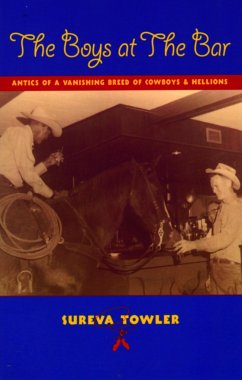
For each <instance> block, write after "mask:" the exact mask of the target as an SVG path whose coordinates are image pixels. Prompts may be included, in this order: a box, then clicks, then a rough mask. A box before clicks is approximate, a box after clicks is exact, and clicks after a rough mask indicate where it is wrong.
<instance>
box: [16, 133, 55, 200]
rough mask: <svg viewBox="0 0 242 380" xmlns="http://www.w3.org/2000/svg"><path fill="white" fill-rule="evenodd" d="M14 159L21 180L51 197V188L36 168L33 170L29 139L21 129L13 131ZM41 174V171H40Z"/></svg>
mask: <svg viewBox="0 0 242 380" xmlns="http://www.w3.org/2000/svg"><path fill="white" fill-rule="evenodd" d="M14 154H15V161H16V165H17V167H18V170H19V172H20V175H21V177H22V178H23V180H24V181H25V182H26V183H27V184H28V185H30V186H31V187H32V188H33V190H34V192H35V193H37V194H40V195H42V196H44V197H45V198H51V197H52V195H53V190H51V189H50V188H49V187H48V186H47V185H46V184H45V182H44V181H43V180H42V179H41V178H40V176H39V174H38V170H39V169H37V170H35V168H34V164H35V159H34V156H33V153H32V146H31V141H30V139H29V136H28V134H27V133H25V132H23V130H17V128H16V133H15V150H14ZM42 174H43V171H42Z"/></svg>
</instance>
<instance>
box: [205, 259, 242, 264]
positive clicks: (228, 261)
mask: <svg viewBox="0 0 242 380" xmlns="http://www.w3.org/2000/svg"><path fill="white" fill-rule="evenodd" d="M211 262H212V264H232V265H240V263H236V261H232V260H229V259H222V258H218V257H215V258H214V259H212V260H211Z"/></svg>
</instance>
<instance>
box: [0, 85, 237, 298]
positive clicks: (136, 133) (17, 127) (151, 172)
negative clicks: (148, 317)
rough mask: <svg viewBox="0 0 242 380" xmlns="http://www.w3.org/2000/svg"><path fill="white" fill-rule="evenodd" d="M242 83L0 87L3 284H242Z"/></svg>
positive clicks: (100, 289)
mask: <svg viewBox="0 0 242 380" xmlns="http://www.w3.org/2000/svg"><path fill="white" fill-rule="evenodd" d="M241 100H242V91H239V90H221V91H220V90H202V91H200V90H178V91H176V90H171V91H165V90H164V91H162V90H155V91H153V90H150V91H128V90H127V91H25V92H15V91H11V92H7V91H5V92H1V93H0V103H1V108H0V134H1V137H0V196H1V200H0V229H1V234H0V258H1V266H0V267H1V269H0V271H1V279H0V295H2V296H5V295H7V296H9V295H19V296H22V295H26V296H27V295H31V296H42V295H58V296H67V295H68V296H70V295H79V296H82V295H84V296H93V295H95V296H105V295H114V296H116V295H122V296H129V295H137V296H149V295H155V296H157V295H170V296H172V295H210V294H212V295H217V294H225V295H234V294H242V286H241V251H240V244H241V243H242V229H241V223H240V214H241V213H242V202H241V190H240V180H241V179H242V134H241V133H242V132H241V131H242V125H241V121H242V104H241Z"/></svg>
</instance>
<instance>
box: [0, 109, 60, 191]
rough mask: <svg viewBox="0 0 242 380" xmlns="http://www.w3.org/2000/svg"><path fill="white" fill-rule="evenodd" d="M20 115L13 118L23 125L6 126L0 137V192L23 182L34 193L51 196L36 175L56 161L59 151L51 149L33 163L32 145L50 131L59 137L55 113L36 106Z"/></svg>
mask: <svg viewBox="0 0 242 380" xmlns="http://www.w3.org/2000/svg"><path fill="white" fill-rule="evenodd" d="M22 115H23V116H21V117H17V119H18V120H20V121H21V122H22V123H23V124H25V125H22V126H14V127H10V128H8V129H7V130H6V131H5V132H4V134H3V135H2V136H1V138H0V196H2V195H6V194H8V193H11V192H14V191H16V189H19V188H21V187H22V186H23V185H24V183H26V184H28V185H29V186H31V188H32V190H33V191H34V192H35V193H37V194H40V195H42V196H43V197H45V198H51V197H52V196H53V195H54V192H53V190H52V189H50V188H49V187H48V186H47V185H46V184H45V182H44V181H43V180H42V179H41V178H40V176H41V175H42V174H44V173H45V172H46V171H47V169H48V168H49V167H50V166H53V165H59V164H60V163H61V162H62V161H63V154H62V153H60V152H56V153H52V154H51V155H50V156H49V157H48V158H47V159H46V160H45V161H43V162H41V163H39V164H38V165H36V166H35V158H34V156H33V153H32V149H33V145H34V144H41V143H42V142H43V141H45V140H46V139H48V137H49V136H50V135H51V134H52V135H53V136H54V137H60V136H61V134H62V127H61V125H60V124H59V123H58V122H57V120H56V118H55V116H53V115H51V114H50V113H49V112H47V111H46V110H44V109H43V108H42V107H39V106H37V107H35V108H34V109H33V110H32V111H31V112H29V113H27V112H23V113H22Z"/></svg>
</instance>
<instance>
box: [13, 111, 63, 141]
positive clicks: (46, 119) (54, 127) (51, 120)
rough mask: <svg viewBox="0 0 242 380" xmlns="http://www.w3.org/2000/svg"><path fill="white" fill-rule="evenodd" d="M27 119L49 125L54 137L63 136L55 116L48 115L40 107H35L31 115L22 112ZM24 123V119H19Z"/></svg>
mask: <svg viewBox="0 0 242 380" xmlns="http://www.w3.org/2000/svg"><path fill="white" fill-rule="evenodd" d="M21 114H22V115H23V116H24V118H25V119H32V120H35V121H39V122H41V123H43V124H45V125H47V126H48V127H49V128H50V129H51V131H52V134H53V136H55V137H60V136H61V135H62V127H61V125H60V124H59V123H58V122H57V121H56V119H55V116H54V115H51V114H50V113H48V112H47V111H46V110H45V109H43V108H42V107H40V106H37V107H35V108H34V109H33V110H32V111H31V112H30V113H29V112H21ZM17 119H18V120H20V121H21V122H22V123H23V122H24V120H23V118H22V117H17Z"/></svg>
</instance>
